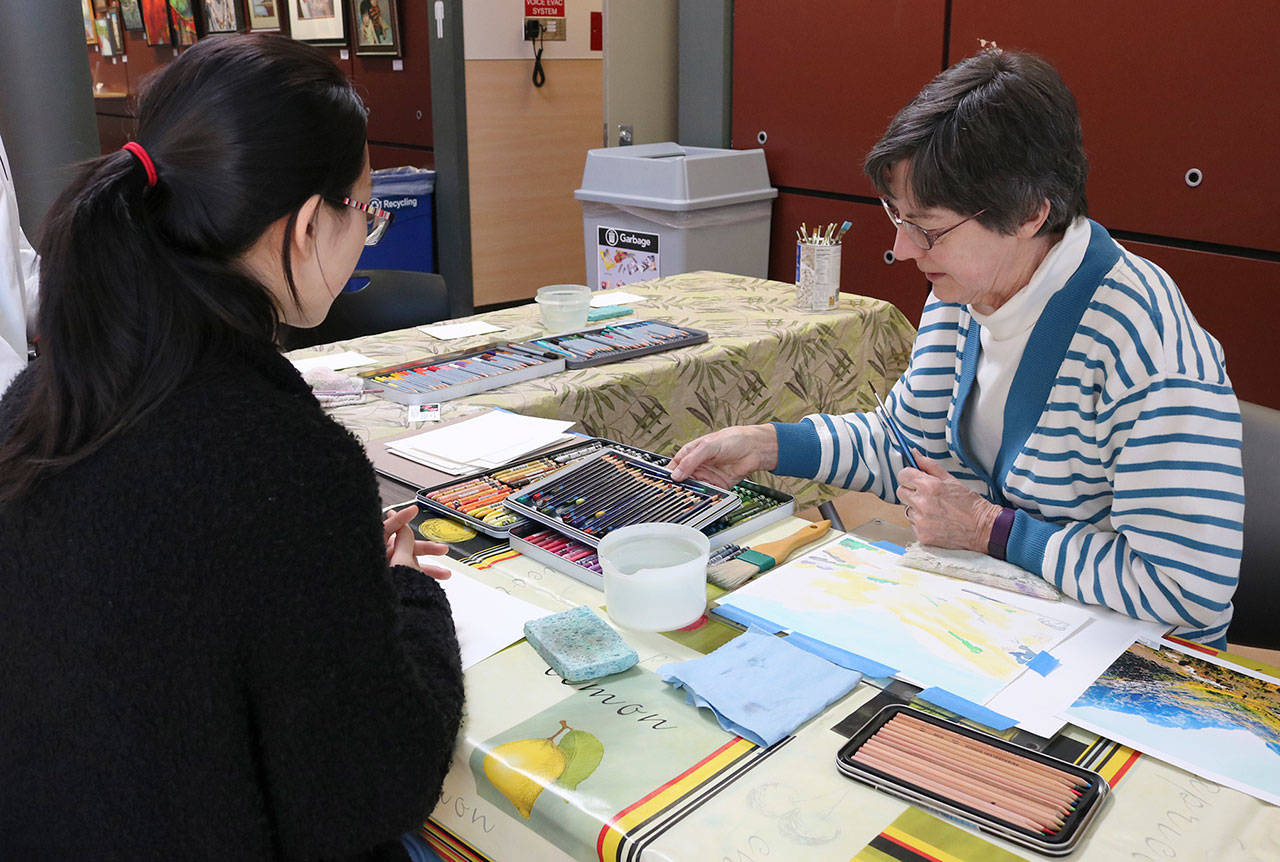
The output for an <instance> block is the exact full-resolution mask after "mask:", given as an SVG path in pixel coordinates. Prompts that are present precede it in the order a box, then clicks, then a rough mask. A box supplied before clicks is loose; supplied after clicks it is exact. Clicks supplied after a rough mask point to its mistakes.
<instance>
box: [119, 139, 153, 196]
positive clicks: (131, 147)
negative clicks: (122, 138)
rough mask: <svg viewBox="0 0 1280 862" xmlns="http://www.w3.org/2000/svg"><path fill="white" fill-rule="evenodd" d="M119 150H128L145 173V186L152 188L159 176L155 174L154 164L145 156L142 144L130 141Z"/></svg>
mask: <svg viewBox="0 0 1280 862" xmlns="http://www.w3.org/2000/svg"><path fill="white" fill-rule="evenodd" d="M120 149H122V150H128V151H129V152H130V153H132V154H133V157H134V158H135V159H137V160H138V161H139V162H141V163H142V169H143V170H144V171H146V172H147V185H148V186H154V185H155V184H156V180H157V179H159V175H158V174H156V163H155V162H153V161H151V156H149V155H147V151H146V150H144V149H143V148H142V144H140V143H138V142H137V141H130V142H129V143H127V144H125V145H124V146H123V147H121V148H120Z"/></svg>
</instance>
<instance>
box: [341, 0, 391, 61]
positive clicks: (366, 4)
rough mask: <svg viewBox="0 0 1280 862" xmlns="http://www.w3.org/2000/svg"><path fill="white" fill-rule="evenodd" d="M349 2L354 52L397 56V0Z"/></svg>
mask: <svg viewBox="0 0 1280 862" xmlns="http://www.w3.org/2000/svg"><path fill="white" fill-rule="evenodd" d="M350 4H351V31H352V32H353V33H355V45H356V53H357V54H372V55H382V56H386V57H399V56H400V54H401V49H400V6H399V3H398V2H397V0H350Z"/></svg>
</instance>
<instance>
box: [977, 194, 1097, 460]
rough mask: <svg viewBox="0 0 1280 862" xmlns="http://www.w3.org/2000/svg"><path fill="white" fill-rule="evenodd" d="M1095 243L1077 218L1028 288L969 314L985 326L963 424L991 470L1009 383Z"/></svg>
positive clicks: (1086, 224)
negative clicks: (987, 310)
mask: <svg viewBox="0 0 1280 862" xmlns="http://www.w3.org/2000/svg"><path fill="white" fill-rule="evenodd" d="M1088 247H1089V221H1088V219H1085V218H1078V219H1076V220H1075V221H1073V222H1072V223H1071V224H1070V225H1069V226H1068V227H1067V230H1066V232H1065V233H1063V235H1062V239H1061V240H1059V241H1058V242H1057V243H1056V244H1055V245H1054V246H1053V248H1051V249H1049V253H1048V254H1046V255H1045V257H1044V260H1042V261H1040V265H1039V266H1038V267H1036V271H1035V272H1034V273H1033V274H1032V276H1031V280H1030V281H1028V282H1027V285H1026V287H1024V288H1022V290H1020V291H1018V292H1017V293H1015V294H1014V295H1013V296H1012V297H1010V298H1009V300H1008V301H1007V302H1005V304H1004V305H1002V306H1000V307H999V308H997V309H996V310H995V311H993V312H992V313H991V314H981V313H980V312H978V311H976V310H975V309H974V308H973V307H972V306H970V307H969V313H970V314H971V315H973V319H974V320H975V321H977V322H978V324H979V325H980V326H981V327H982V333H981V343H982V351H981V353H980V354H979V356H978V368H977V375H976V376H975V378H974V381H973V389H972V390H971V391H970V393H969V397H968V399H967V403H966V405H965V410H964V415H963V416H961V418H960V429H961V433H962V435H963V440H964V444H965V449H966V450H967V451H968V452H969V454H970V455H972V456H973V457H974V458H975V459H976V460H977V462H978V464H979V465H980V466H981V467H982V469H983V470H984V471H985V472H986V473H988V474H990V473H991V469H992V467H993V465H994V464H995V462H996V455H997V454H998V453H999V452H1000V441H1001V440H1002V439H1003V437H1004V405H1005V401H1006V400H1008V397H1009V386H1010V384H1012V383H1013V375H1014V374H1015V373H1016V372H1017V370H1018V363H1020V362H1021V361H1022V351H1023V350H1025V349H1026V346H1027V339H1028V338H1030V337H1031V330H1032V329H1033V328H1034V327H1035V325H1036V321H1037V320H1039V319H1040V312H1042V311H1044V307H1045V305H1047V304H1048V302H1049V300H1050V299H1052V298H1053V295H1054V294H1055V293H1057V292H1058V290H1059V289H1061V288H1062V286H1063V285H1064V284H1066V283H1067V279H1069V278H1071V276H1072V274H1073V273H1074V272H1075V271H1076V269H1077V268H1079V266H1080V261H1082V260H1084V253H1085V250H1086V249H1087V248H1088Z"/></svg>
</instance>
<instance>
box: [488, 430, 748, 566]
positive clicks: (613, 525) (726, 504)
mask: <svg viewBox="0 0 1280 862" xmlns="http://www.w3.org/2000/svg"><path fill="white" fill-rule="evenodd" d="M503 505H504V506H506V507H507V508H508V509H509V510H511V511H512V512H515V513H516V514H517V515H523V516H524V517H526V518H528V519H529V520H531V521H536V522H538V523H540V524H544V525H546V526H548V527H550V528H552V529H553V530H556V531H557V532H560V533H563V534H565V535H566V536H569V537H570V538H573V539H577V540H578V541H579V542H582V543H583V544H586V545H591V546H592V547H594V546H596V545H597V544H598V543H599V542H600V540H601V539H603V538H604V537H605V536H607V535H608V534H609V533H610V532H612V531H613V530H616V529H618V528H621V527H625V526H629V525H631V524H640V523H671V524H684V525H686V526H690V527H695V528H701V527H705V526H707V525H708V524H710V523H711V522H713V521H715V520H716V519H718V518H720V517H721V516H723V515H726V514H728V513H730V512H732V511H733V510H734V509H737V508H739V507H740V506H741V505H742V504H741V502H740V500H739V498H738V495H737V494H735V493H733V492H732V491H729V490H726V489H724V488H720V487H717V486H715V485H712V484H709V483H707V482H700V481H698V480H696V479H684V480H682V481H679V482H677V481H676V480H674V479H672V478H671V473H670V471H669V470H667V469H666V468H665V467H663V466H659V465H657V464H653V463H651V462H649V461H647V460H645V459H642V458H637V457H635V456H633V455H631V454H629V453H627V452H624V451H622V450H620V449H613V448H605V449H602V450H601V451H599V452H597V453H595V454H594V455H591V456H589V457H587V458H583V459H582V460H580V461H575V462H574V463H572V464H570V465H568V466H567V467H564V468H563V469H560V470H557V471H556V472H555V473H552V474H551V475H549V476H547V477H545V478H543V479H541V480H539V481H537V482H535V483H534V484H532V485H529V486H527V487H525V488H522V489H521V490H520V492H519V493H518V494H512V495H511V496H509V497H507V499H506V500H505V502H504V503H503Z"/></svg>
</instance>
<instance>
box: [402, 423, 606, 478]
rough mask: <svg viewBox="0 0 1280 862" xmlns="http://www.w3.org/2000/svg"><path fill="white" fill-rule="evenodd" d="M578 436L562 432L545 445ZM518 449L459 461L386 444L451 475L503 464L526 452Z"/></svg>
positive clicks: (418, 461)
mask: <svg viewBox="0 0 1280 862" xmlns="http://www.w3.org/2000/svg"><path fill="white" fill-rule="evenodd" d="M578 438H581V435H580V434H573V433H571V432H566V433H564V434H560V435H558V436H556V437H554V438H552V440H551V441H550V442H548V443H547V444H545V445H547V446H551V445H555V444H558V443H563V442H567V441H569V440H573V439H578ZM538 448H543V447H541V446H540V447H538ZM520 449H521V450H522V451H519V452H515V453H514V454H511V455H509V456H506V457H502V458H497V459H495V458H485V459H483V460H480V461H466V462H460V461H450V460H447V459H444V458H440V457H437V456H432V455H427V454H425V453H423V452H420V451H418V450H416V449H410V448H399V447H397V446H396V444H395V442H391V443H388V444H387V451H388V452H390V453H391V454H393V455H396V456H398V457H400V458H405V459H407V460H409V461H412V462H414V463H415V464H422V465H424V466H427V467H430V468H432V469H433V470H439V471H440V472H442V473H448V474H449V475H451V476H461V475H463V474H464V473H474V472H476V471H477V470H484V469H487V468H489V467H497V466H498V465H500V464H505V463H507V462H508V461H514V460H516V459H517V458H519V457H520V456H521V455H525V454H528V453H527V451H524V447H523V446H521V447H520Z"/></svg>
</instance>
